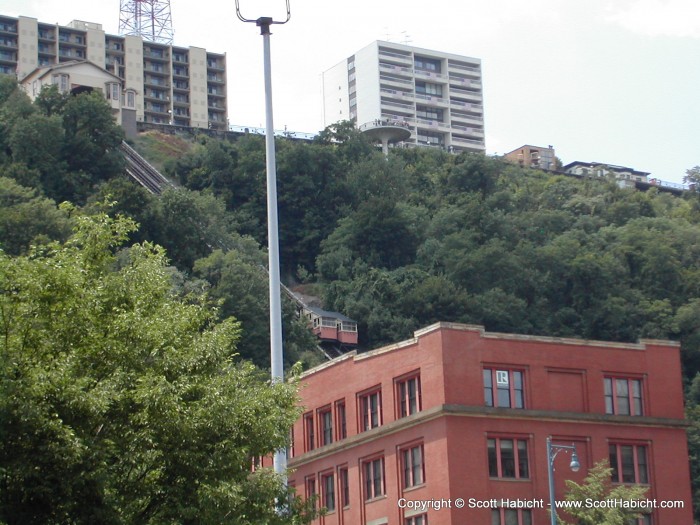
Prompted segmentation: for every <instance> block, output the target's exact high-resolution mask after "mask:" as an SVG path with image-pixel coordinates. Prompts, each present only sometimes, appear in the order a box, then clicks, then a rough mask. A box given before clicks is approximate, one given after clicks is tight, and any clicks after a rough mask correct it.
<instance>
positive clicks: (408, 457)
mask: <svg viewBox="0 0 700 525" xmlns="http://www.w3.org/2000/svg"><path fill="white" fill-rule="evenodd" d="M400 458H401V469H402V481H403V488H404V489H408V488H411V487H415V486H417V485H422V484H423V483H425V467H424V464H423V445H415V446H412V447H408V448H405V449H402V450H401V451H400Z"/></svg>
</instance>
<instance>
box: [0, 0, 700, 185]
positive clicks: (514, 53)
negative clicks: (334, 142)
mask: <svg viewBox="0 0 700 525" xmlns="http://www.w3.org/2000/svg"><path fill="white" fill-rule="evenodd" d="M119 4H120V0H73V1H72V2H57V1H56V0H3V2H2V8H1V12H2V14H5V15H9V16H19V15H24V16H31V17H34V18H37V19H38V20H39V21H41V22H47V23H59V24H61V25H66V24H67V23H68V22H70V21H71V20H73V19H79V20H84V21H89V22H97V23H100V24H102V26H103V28H104V29H105V31H107V32H108V33H112V34H116V33H117V32H118V26H119ZM240 5H241V9H242V11H243V14H244V15H246V16H248V17H249V18H257V17H259V16H268V15H270V14H271V15H273V16H275V17H279V16H282V11H283V7H284V0H240ZM171 9H172V18H173V26H174V29H175V44H176V45H180V46H197V47H204V48H206V49H207V50H208V51H212V52H218V53H226V54H227V64H228V70H229V73H228V96H229V120H230V122H231V124H240V125H248V126H263V125H264V122H265V115H264V111H265V106H264V96H263V79H262V38H261V37H260V36H259V30H258V28H257V27H255V25H254V24H244V23H242V22H240V21H239V20H238V19H237V18H236V14H235V2H234V0H226V1H224V0H197V1H193V0H171ZM291 10H292V19H291V21H290V22H289V23H288V24H287V25H284V26H273V36H272V75H273V97H274V114H275V117H274V120H275V128H278V129H281V128H284V127H285V126H287V128H288V129H289V130H293V131H305V132H316V131H318V130H320V129H321V128H322V127H323V122H322V108H321V73H322V72H323V71H325V70H326V69H328V68H330V67H332V66H333V65H335V64H337V63H338V62H340V61H341V60H343V59H345V58H347V57H348V56H350V55H351V54H353V53H354V52H355V51H357V50H359V49H360V48H362V47H364V46H366V45H368V44H369V43H370V42H372V41H374V40H390V41H393V42H402V43H408V44H410V45H414V46H418V47H423V48H428V49H435V50H439V51H446V52H450V53H456V54H461V55H467V56H471V57H477V58H480V59H481V60H482V69H483V85H484V112H485V120H486V122H485V128H486V149H487V152H488V153H490V154H493V153H506V152H508V151H510V150H513V149H515V148H517V147H518V146H521V145H523V144H534V145H538V146H546V145H549V144H551V145H553V146H554V147H555V149H556V154H557V156H558V157H559V158H561V159H562V161H563V162H564V163H568V162H573V161H574V160H581V161H595V162H602V163H606V164H619V165H624V166H629V167H632V168H635V169H638V170H642V171H648V172H651V173H652V176H655V177H658V178H661V179H664V180H669V181H674V182H680V181H681V179H682V178H683V175H684V174H685V170H686V169H688V168H691V167H693V166H696V165H700V0H528V1H526V2H523V1H522V0H472V1H469V0H462V1H455V0H432V1H426V0H421V1H418V0H378V1H377V0H371V1H370V0H352V1H347V2H342V1H337V0H336V1H328V0H326V1H323V0H291Z"/></svg>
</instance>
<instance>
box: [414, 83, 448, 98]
mask: <svg viewBox="0 0 700 525" xmlns="http://www.w3.org/2000/svg"><path fill="white" fill-rule="evenodd" d="M416 93H418V94H423V95H436V96H438V97H441V96H442V86H441V85H440V84H431V83H429V82H420V81H416Z"/></svg>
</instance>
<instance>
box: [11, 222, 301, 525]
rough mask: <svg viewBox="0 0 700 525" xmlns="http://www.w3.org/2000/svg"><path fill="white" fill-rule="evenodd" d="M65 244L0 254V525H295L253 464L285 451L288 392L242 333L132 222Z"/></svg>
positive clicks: (280, 495)
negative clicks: (176, 279)
mask: <svg viewBox="0 0 700 525" xmlns="http://www.w3.org/2000/svg"><path fill="white" fill-rule="evenodd" d="M75 221H76V228H75V233H74V235H73V236H72V237H71V238H70V239H69V240H68V241H67V242H66V243H65V244H59V243H53V244H49V245H45V246H42V247H37V248H35V249H34V251H33V252H32V253H31V254H30V256H28V257H16V258H11V257H9V256H7V255H5V254H0V293H1V295H0V330H1V332H0V366H1V369H0V422H1V424H0V465H2V467H1V471H2V475H1V476H0V522H3V523H6V524H8V525H11V524H20V523H21V524H34V523H36V524H39V523H42V524H43V523H56V524H63V523H65V524H68V523H70V524H88V523H106V524H109V523H115V524H119V523H125V524H127V523H129V524H131V523H145V524H166V523H182V524H195V523H197V524H208V523H211V524H219V523H232V524H234V523H235V524H250V525H252V524H259V523H271V524H281V523H301V522H304V520H305V519H306V518H305V514H304V508H303V507H302V504H301V503H300V501H299V500H298V499H295V498H292V499H291V500H290V501H291V503H290V505H289V508H288V509H287V510H286V511H284V512H282V513H278V512H277V511H276V510H275V501H286V498H287V493H286V491H285V489H284V487H283V485H282V484H281V481H280V479H278V478H277V477H276V476H275V475H273V474H272V473H270V472H269V471H266V470H261V471H258V472H256V473H251V471H250V465H251V459H252V458H254V457H257V456H264V455H267V454H270V453H271V452H272V451H274V450H276V449H278V448H279V447H283V446H285V445H286V444H287V440H288V429H289V428H290V426H291V424H292V423H293V422H294V420H295V419H296V418H297V417H298V415H299V414H298V410H297V408H296V406H295V405H296V395H295V390H296V385H295V383H293V382H292V383H284V384H274V385H271V384H270V383H269V381H268V380H267V379H266V376H265V377H261V373H260V372H259V371H257V370H256V369H255V368H254V367H253V366H252V365H250V364H245V363H241V362H238V361H237V359H236V344H237V341H238V338H239V332H240V329H239V326H238V323H237V322H236V321H235V320H234V319H227V320H224V321H222V322H217V321H216V319H217V313H216V311H215V310H214V309H213V308H212V307H211V306H210V305H209V303H208V300H207V298H206V296H204V295H201V294H200V295H196V294H190V295H188V296H186V297H181V296H177V295H175V294H174V293H173V286H172V282H171V280H170V276H171V272H170V271H169V270H168V268H167V264H166V260H165V254H164V252H163V250H162V249H161V248H159V247H157V246H155V245H152V244H148V243H145V244H137V245H133V246H131V247H130V248H129V249H128V251H127V252H125V253H124V254H123V255H122V256H121V257H119V258H118V259H117V257H116V256H115V251H116V250H118V249H119V248H120V245H121V244H122V243H123V242H124V240H125V238H126V237H127V235H128V233H129V232H130V231H131V230H133V228H134V224H133V222H131V221H130V220H127V219H122V218H116V219H110V218H109V217H107V216H106V215H97V216H92V217H87V216H77V217H75Z"/></svg>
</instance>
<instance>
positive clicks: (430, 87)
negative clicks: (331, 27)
mask: <svg viewBox="0 0 700 525" xmlns="http://www.w3.org/2000/svg"><path fill="white" fill-rule="evenodd" d="M323 118H324V125H325V126H329V125H331V124H334V123H336V122H338V121H341V120H353V121H354V122H355V123H356V124H357V126H358V127H360V129H367V128H370V129H371V128H372V127H373V126H374V125H380V124H394V125H399V126H405V127H407V128H408V129H410V131H411V136H410V138H409V139H406V140H405V141H404V144H407V145H421V146H434V147H440V148H443V149H445V150H447V151H455V152H458V151H471V152H484V150H485V145H484V107H483V95H482V84H481V61H480V60H479V59H477V58H471V57H466V56H461V55H454V54H450V53H443V52H440V51H432V50H428V49H421V48H417V47H412V46H408V45H404V44H396V43H392V42H384V41H376V42H373V43H372V44H370V45H369V46H367V47H365V48H363V49H361V50H360V51H358V52H357V53H355V54H354V55H352V56H351V57H349V58H347V59H346V60H343V61H342V62H340V63H339V64H337V65H336V66H334V67H332V68H331V69H329V70H327V71H326V72H324V73H323Z"/></svg>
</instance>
